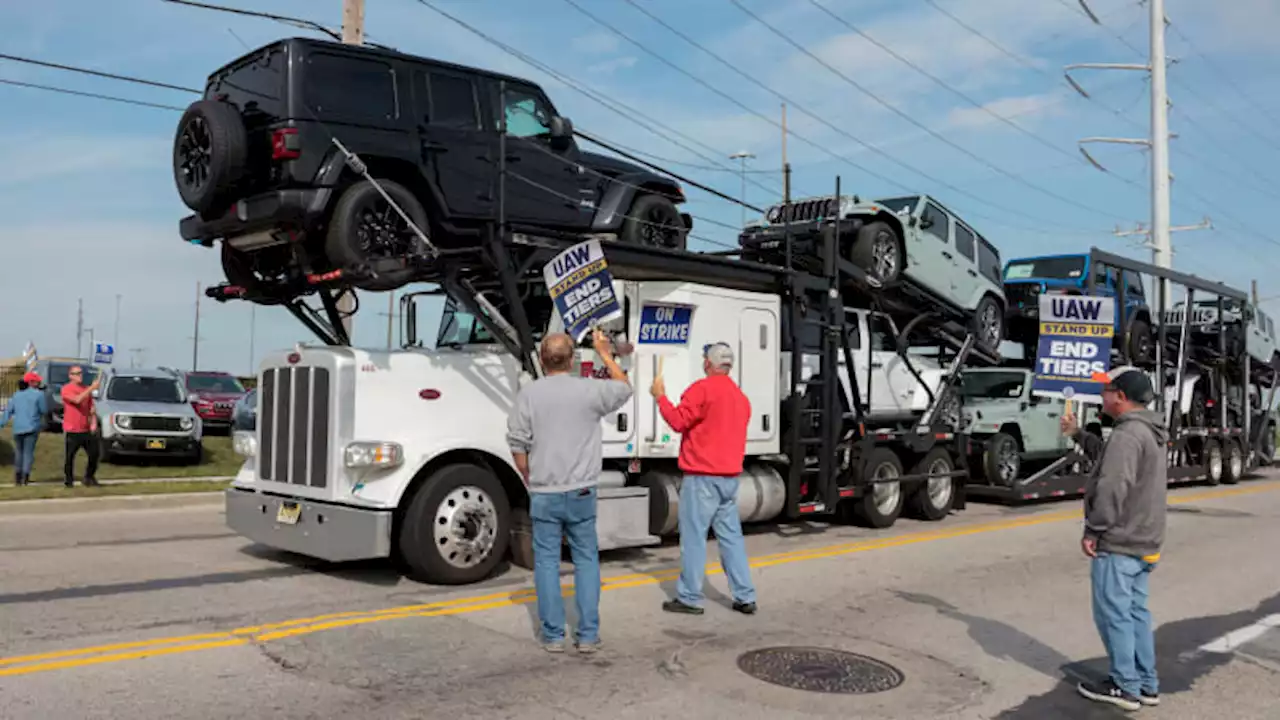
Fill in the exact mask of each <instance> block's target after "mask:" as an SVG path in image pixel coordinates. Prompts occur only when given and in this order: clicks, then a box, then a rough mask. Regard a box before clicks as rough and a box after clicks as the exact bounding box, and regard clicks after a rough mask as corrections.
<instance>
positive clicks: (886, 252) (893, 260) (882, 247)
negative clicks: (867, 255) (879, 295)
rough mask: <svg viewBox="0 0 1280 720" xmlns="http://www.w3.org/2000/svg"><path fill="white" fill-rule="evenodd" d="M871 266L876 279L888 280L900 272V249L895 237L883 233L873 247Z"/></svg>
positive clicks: (877, 237) (878, 236)
mask: <svg viewBox="0 0 1280 720" xmlns="http://www.w3.org/2000/svg"><path fill="white" fill-rule="evenodd" d="M871 264H872V268H873V269H874V270H875V273H876V277H877V278H879V279H881V280H888V279H890V278H892V277H893V276H894V275H895V274H897V272H898V248H897V244H896V243H894V241H893V236H892V235H890V234H889V233H887V232H882V233H880V234H879V235H877V236H876V239H875V242H874V244H873V245H872V246H871Z"/></svg>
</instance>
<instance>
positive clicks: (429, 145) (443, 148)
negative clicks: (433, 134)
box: [422, 142, 449, 153]
mask: <svg viewBox="0 0 1280 720" xmlns="http://www.w3.org/2000/svg"><path fill="white" fill-rule="evenodd" d="M422 149H423V150H425V151H427V152H436V153H443V152H449V146H448V145H445V144H444V143H438V142H424V143H422Z"/></svg>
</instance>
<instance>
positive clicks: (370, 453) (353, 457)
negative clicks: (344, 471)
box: [342, 442, 404, 468]
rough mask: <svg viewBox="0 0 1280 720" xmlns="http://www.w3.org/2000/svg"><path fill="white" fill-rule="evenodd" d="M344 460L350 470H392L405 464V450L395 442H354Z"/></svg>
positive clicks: (345, 452) (347, 449)
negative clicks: (368, 468)
mask: <svg viewBox="0 0 1280 720" xmlns="http://www.w3.org/2000/svg"><path fill="white" fill-rule="evenodd" d="M342 458H343V461H344V462H345V463H346V466H347V467H349V468H362V467H374V468H391V467H397V466H398V465H400V463H402V462H404V449H403V448H401V447H400V444H399V443H393V442H353V443H351V444H350V445H348V446H347V447H346V450H345V451H344V452H343V453H342Z"/></svg>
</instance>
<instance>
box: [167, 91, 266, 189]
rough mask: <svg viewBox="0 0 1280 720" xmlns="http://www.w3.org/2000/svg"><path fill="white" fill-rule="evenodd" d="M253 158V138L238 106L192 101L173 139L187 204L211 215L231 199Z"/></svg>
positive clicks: (175, 176)
mask: <svg viewBox="0 0 1280 720" xmlns="http://www.w3.org/2000/svg"><path fill="white" fill-rule="evenodd" d="M248 161H249V138H248V133H247V132H246V131H245V127H244V120H243V119H241V117H240V111H239V110H237V109H236V107H235V106H234V105H230V104H228V103H225V102H221V101H218V100H197V101H196V102H194V103H191V105H190V107H188V108H187V111H186V112H185V113H183V114H182V119H181V120H180V121H178V133H177V135H176V136H175V137H174V139H173V179H174V182H175V183H176V184H177V186H178V195H179V196H180V197H181V198H182V202H183V204H185V205H186V206H187V207H189V208H191V209H192V210H195V211H196V212H198V213H201V214H209V213H211V212H213V211H217V210H219V209H220V206H221V205H223V204H225V203H227V202H229V201H230V200H232V199H233V198H232V197H230V194H231V192H232V191H234V190H235V187H236V184H237V183H238V182H240V179H241V177H243V175H244V172H245V167H246V166H247V164H248Z"/></svg>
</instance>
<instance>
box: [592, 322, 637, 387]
mask: <svg viewBox="0 0 1280 720" xmlns="http://www.w3.org/2000/svg"><path fill="white" fill-rule="evenodd" d="M591 346H592V347H593V348H595V351H596V355H599V356H600V362H602V363H604V366H605V369H607V370H608V371H609V379H611V380H617V381H618V382H624V383H626V384H627V385H631V379H630V378H628V377H627V373H626V371H625V370H623V369H622V367H621V366H620V365H618V361H617V360H614V359H613V343H611V342H609V336H608V335H605V334H604V333H603V332H600V330H598V329H597V330H592V331H591Z"/></svg>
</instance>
